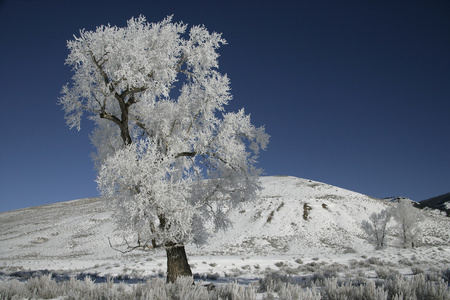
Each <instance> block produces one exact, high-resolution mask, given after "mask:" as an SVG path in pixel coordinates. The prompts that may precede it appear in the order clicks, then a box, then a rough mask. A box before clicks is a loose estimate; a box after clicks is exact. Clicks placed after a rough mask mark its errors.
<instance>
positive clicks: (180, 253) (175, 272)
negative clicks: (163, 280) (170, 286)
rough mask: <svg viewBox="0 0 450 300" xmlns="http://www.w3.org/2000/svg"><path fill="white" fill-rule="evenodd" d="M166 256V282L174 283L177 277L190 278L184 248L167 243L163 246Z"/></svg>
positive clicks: (190, 274) (190, 272)
mask: <svg viewBox="0 0 450 300" xmlns="http://www.w3.org/2000/svg"><path fill="white" fill-rule="evenodd" d="M165 248H166V254H167V282H168V283H169V282H175V281H176V280H177V278H178V277H181V276H188V277H192V271H191V267H190V266H189V263H188V260H187V256H186V251H185V249H184V246H179V245H175V244H174V243H167V244H166V245H165Z"/></svg>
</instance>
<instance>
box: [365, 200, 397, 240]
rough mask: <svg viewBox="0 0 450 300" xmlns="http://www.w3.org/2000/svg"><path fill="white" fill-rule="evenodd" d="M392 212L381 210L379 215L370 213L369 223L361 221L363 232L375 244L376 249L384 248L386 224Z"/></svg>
mask: <svg viewBox="0 0 450 300" xmlns="http://www.w3.org/2000/svg"><path fill="white" fill-rule="evenodd" d="M391 216H392V212H391V210H390V209H383V210H382V211H381V212H379V213H372V214H371V215H370V216H369V221H370V222H369V221H367V220H364V221H362V228H363V230H364V231H365V232H366V233H367V234H368V235H369V237H370V238H371V239H372V240H373V241H374V242H375V245H376V247H377V248H384V247H385V245H386V244H385V239H386V233H387V230H386V229H387V224H388V222H389V220H390V219H391Z"/></svg>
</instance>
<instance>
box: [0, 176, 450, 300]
mask: <svg viewBox="0 0 450 300" xmlns="http://www.w3.org/2000/svg"><path fill="white" fill-rule="evenodd" d="M262 182H263V186H264V189H263V191H262V193H261V197H260V199H259V200H258V201H257V202H253V203H244V204H242V205H241V207H237V208H235V209H232V210H231V211H230V212H229V213H230V214H231V219H232V220H233V221H234V226H233V227H232V228H230V229H228V230H227V231H219V232H216V233H213V234H212V235H211V237H210V238H209V240H208V243H207V244H206V245H203V246H201V247H197V246H196V245H188V246H187V247H186V250H187V252H188V259H189V263H190V265H191V267H192V271H193V273H194V274H195V277H196V279H197V280H198V281H200V282H204V283H207V282H215V283H216V284H217V283H223V282H234V281H237V282H238V283H242V284H250V283H252V282H255V283H256V282H258V280H259V279H261V278H265V277H266V276H268V275H273V274H278V275H287V276H289V277H290V278H296V279H297V280H306V279H308V278H309V279H311V278H319V279H320V278H322V277H323V278H328V277H338V278H343V279H345V278H347V279H350V278H372V279H376V278H382V277H383V276H387V275H389V274H391V275H392V274H393V273H397V272H398V273H400V274H403V275H406V276H412V275H413V274H417V273H423V274H428V273H429V274H431V273H433V274H437V273H439V270H445V269H448V268H450V242H449V241H450V218H448V217H445V216H443V215H440V214H439V213H437V212H432V211H424V214H425V215H426V217H425V219H424V221H423V222H422V223H421V224H420V229H421V238H420V241H419V244H418V245H419V247H417V248H414V249H404V248H402V247H400V242H399V240H398V238H397V237H396V234H397V230H396V226H395V221H391V223H389V234H388V239H387V241H388V247H387V248H386V249H384V250H375V249H374V246H373V245H372V244H370V243H369V242H368V241H367V236H366V235H365V233H364V231H363V230H362V229H361V222H362V221H363V220H366V219H368V217H369V215H370V214H371V213H373V212H379V211H381V210H382V209H384V208H386V207H388V206H391V205H393V204H392V203H391V202H389V201H386V200H380V199H375V198H371V197H368V196H365V195H362V194H358V193H355V192H352V191H348V190H345V189H341V188H338V187H335V186H330V185H327V184H324V183H320V182H316V181H312V180H307V179H300V178H295V177H284V176H283V177H263V178H262ZM105 204H106V205H105ZM113 228H114V226H113V222H112V220H111V211H110V210H109V209H108V205H107V203H104V202H102V201H101V199H99V198H92V199H80V200H75V201H69V202H61V203H56V204H52V205H46V206H40V207H32V208H27V209H21V210H16V211H10V212H5V213H0V271H1V272H2V276H1V278H2V280H3V281H8V280H11V278H13V277H14V276H19V277H21V278H26V277H27V276H31V275H32V274H33V272H36V271H42V270H49V271H51V272H52V273H54V274H59V275H61V276H62V275H64V276H68V277H70V276H79V277H80V274H89V275H90V276H91V277H94V278H98V279H99V280H104V279H105V278H106V277H116V278H119V279H121V280H127V282H130V283H132V282H136V281H141V280H142V281H144V280H145V279H148V278H152V277H155V276H161V277H163V276H164V274H165V270H166V258H165V252H164V251H163V250H161V249H155V250H150V251H147V252H142V251H135V252H131V253H128V254H121V253H119V252H117V251H115V250H113V249H112V248H111V247H110V245H109V242H108V238H110V239H111V241H112V243H113V244H114V245H119V244H120V243H121V239H120V238H119V237H115V236H114V235H113V232H112V231H113ZM41 273H42V272H41ZM44 273H45V272H44ZM27 274H28V275H27ZM11 275H12V277H11ZM55 276H56V275H55ZM261 297H262V296H261ZM261 297H260V298H261Z"/></svg>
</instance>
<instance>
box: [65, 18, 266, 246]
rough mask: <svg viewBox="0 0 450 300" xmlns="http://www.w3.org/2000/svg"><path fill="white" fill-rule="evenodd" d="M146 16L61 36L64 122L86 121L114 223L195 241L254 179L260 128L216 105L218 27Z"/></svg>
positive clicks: (168, 241) (219, 90) (246, 194)
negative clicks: (66, 80) (68, 70)
mask: <svg viewBox="0 0 450 300" xmlns="http://www.w3.org/2000/svg"><path fill="white" fill-rule="evenodd" d="M187 27H188V26H187V25H186V24H183V23H182V22H179V23H173V22H172V17H170V16H169V17H167V18H166V19H164V20H163V21H161V22H159V23H148V22H147V21H146V19H145V17H143V16H140V17H138V18H132V19H130V20H129V21H128V23H127V26H126V27H123V28H120V27H116V26H111V25H107V26H100V27H98V28H97V29H96V30H95V31H86V30H81V31H80V34H79V36H74V39H73V40H71V41H68V42H67V47H68V49H69V50H70V53H69V56H68V58H67V60H66V64H67V65H70V66H71V67H72V70H73V72H74V75H73V78H72V82H71V84H67V85H65V86H64V87H63V89H62V96H61V98H60V99H59V103H60V104H61V105H63V109H64V111H65V113H66V120H67V124H68V126H69V127H70V128H77V129H78V130H80V126H81V120H82V119H83V114H86V113H87V114H88V116H89V119H91V120H92V121H93V122H94V123H95V129H94V132H93V133H92V134H91V140H92V142H93V144H94V145H95V147H96V149H97V151H96V153H95V154H94V160H95V163H96V166H97V168H98V171H99V173H98V177H97V183H98V187H99V190H100V192H101V193H102V194H103V195H105V196H108V199H110V201H112V203H114V205H115V207H116V216H115V217H116V220H117V224H118V228H119V229H120V230H121V231H123V232H132V233H137V234H138V236H139V238H140V239H144V240H145V241H146V242H148V241H152V242H153V244H154V245H156V244H157V245H162V246H167V245H184V244H185V243H188V242H191V241H195V242H202V241H204V239H205V237H206V236H207V234H206V233H207V231H208V230H211V229H210V228H209V226H205V225H206V224H207V223H208V224H210V225H214V226H213V228H224V227H226V226H227V225H228V224H229V220H228V219H227V218H226V214H225V212H226V210H227V209H229V208H230V207H232V206H233V205H236V204H238V203H239V202H241V201H248V200H252V199H254V198H255V197H256V195H257V192H258V189H259V188H260V183H259V179H258V177H259V175H260V173H261V170H260V169H258V168H257V167H256V166H255V164H256V162H257V157H258V153H259V151H260V149H265V148H266V145H267V143H268V139H269V136H268V135H267V134H266V133H265V130H264V127H255V126H254V125H252V124H251V121H250V116H249V115H247V114H245V112H244V110H243V109H241V110H239V111H237V112H225V107H226V105H227V104H228V103H229V101H230V100H231V99H232V96H231V94H230V82H229V79H228V77H227V76H226V75H224V74H221V73H220V72H219V71H218V57H219V54H218V53H217V49H218V48H219V47H220V46H221V45H223V44H226V41H225V40H224V39H223V38H222V36H221V34H218V33H210V32H208V30H207V29H206V28H205V27H204V26H193V27H191V28H190V30H189V32H188V33H187Z"/></svg>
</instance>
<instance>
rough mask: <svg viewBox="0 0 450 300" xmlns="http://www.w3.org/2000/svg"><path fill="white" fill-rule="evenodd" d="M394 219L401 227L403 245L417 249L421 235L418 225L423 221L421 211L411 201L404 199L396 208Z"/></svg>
mask: <svg viewBox="0 0 450 300" xmlns="http://www.w3.org/2000/svg"><path fill="white" fill-rule="evenodd" d="M394 218H395V220H396V221H397V223H398V225H399V230H400V237H401V239H402V241H403V245H404V246H405V247H409V246H411V247H415V246H416V242H417V238H418V237H419V233H420V230H419V227H418V224H419V222H420V221H422V220H423V215H422V212H421V210H420V209H418V208H415V207H414V206H413V204H412V202H411V200H409V199H404V198H402V199H400V200H399V201H398V203H397V205H396V206H395V208H394Z"/></svg>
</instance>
